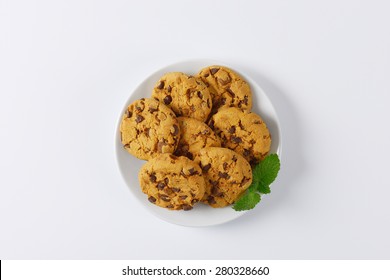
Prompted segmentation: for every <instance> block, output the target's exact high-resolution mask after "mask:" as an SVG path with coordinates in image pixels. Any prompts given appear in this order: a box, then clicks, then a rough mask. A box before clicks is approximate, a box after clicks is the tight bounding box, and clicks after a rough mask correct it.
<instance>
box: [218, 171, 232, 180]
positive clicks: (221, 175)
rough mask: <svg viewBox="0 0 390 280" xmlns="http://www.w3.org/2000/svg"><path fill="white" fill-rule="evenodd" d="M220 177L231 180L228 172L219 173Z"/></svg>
mask: <svg viewBox="0 0 390 280" xmlns="http://www.w3.org/2000/svg"><path fill="white" fill-rule="evenodd" d="M218 176H219V177H220V178H224V179H229V178H230V176H229V174H227V173H226V172H218Z"/></svg>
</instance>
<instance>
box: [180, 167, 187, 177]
mask: <svg viewBox="0 0 390 280" xmlns="http://www.w3.org/2000/svg"><path fill="white" fill-rule="evenodd" d="M180 175H181V176H183V177H184V178H187V175H186V174H185V173H184V170H183V169H182V170H181V171H180Z"/></svg>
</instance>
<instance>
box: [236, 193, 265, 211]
mask: <svg viewBox="0 0 390 280" xmlns="http://www.w3.org/2000/svg"><path fill="white" fill-rule="evenodd" d="M260 199H261V198H260V195H259V194H258V193H257V192H252V191H248V192H247V193H246V194H245V195H243V196H242V197H241V198H240V199H239V200H237V202H236V203H235V204H234V205H233V209H234V210H236V211H244V210H250V209H253V208H254V207H255V206H256V204H257V203H259V202H260Z"/></svg>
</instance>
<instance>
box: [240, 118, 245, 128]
mask: <svg viewBox="0 0 390 280" xmlns="http://www.w3.org/2000/svg"><path fill="white" fill-rule="evenodd" d="M238 125H239V126H240V128H241V129H242V130H245V126H244V125H243V124H242V122H241V120H239V121H238Z"/></svg>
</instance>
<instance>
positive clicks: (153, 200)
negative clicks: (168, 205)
mask: <svg viewBox="0 0 390 280" xmlns="http://www.w3.org/2000/svg"><path fill="white" fill-rule="evenodd" d="M148 200H149V201H150V202H151V203H155V202H156V199H155V198H154V197H153V196H149V198H148Z"/></svg>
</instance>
